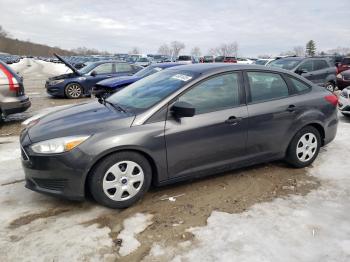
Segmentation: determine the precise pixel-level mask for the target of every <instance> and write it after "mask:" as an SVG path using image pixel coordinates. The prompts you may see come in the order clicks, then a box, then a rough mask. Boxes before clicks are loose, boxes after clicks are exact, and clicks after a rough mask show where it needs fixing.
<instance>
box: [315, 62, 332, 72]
mask: <svg viewBox="0 0 350 262" xmlns="http://www.w3.org/2000/svg"><path fill="white" fill-rule="evenodd" d="M327 67H329V66H328V63H327V62H326V61H324V60H314V70H315V71H316V70H321V69H325V68H327Z"/></svg>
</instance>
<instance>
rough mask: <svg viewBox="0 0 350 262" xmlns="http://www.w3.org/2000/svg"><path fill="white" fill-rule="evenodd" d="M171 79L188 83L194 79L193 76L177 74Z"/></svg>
mask: <svg viewBox="0 0 350 262" xmlns="http://www.w3.org/2000/svg"><path fill="white" fill-rule="evenodd" d="M171 78H174V79H177V80H181V81H184V82H187V81H188V80H190V79H191V78H192V76H187V75H182V74H176V75H174V76H172V77H171Z"/></svg>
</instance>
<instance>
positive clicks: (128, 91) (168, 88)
mask: <svg viewBox="0 0 350 262" xmlns="http://www.w3.org/2000/svg"><path fill="white" fill-rule="evenodd" d="M197 76H198V74H195V73H193V72H189V71H184V70H179V69H178V70H176V69H175V70H164V71H161V72H158V73H156V74H153V75H150V76H148V77H146V78H143V79H141V80H139V81H137V82H135V83H133V84H131V85H129V86H128V87H126V88H124V89H122V90H121V91H119V92H117V93H115V94H114V95H112V96H110V97H109V98H108V99H107V100H108V102H111V103H114V104H118V105H120V106H121V107H123V108H125V109H127V110H131V111H132V112H134V113H139V112H142V111H145V110H147V109H148V108H150V107H152V106H153V105H155V104H157V103H159V102H160V101H161V100H163V99H164V98H166V97H167V96H169V95H170V94H172V93H173V92H175V91H176V90H178V89H180V88H181V87H183V86H184V85H185V84H187V83H189V82H191V81H193V79H195V78H196V77H197Z"/></svg>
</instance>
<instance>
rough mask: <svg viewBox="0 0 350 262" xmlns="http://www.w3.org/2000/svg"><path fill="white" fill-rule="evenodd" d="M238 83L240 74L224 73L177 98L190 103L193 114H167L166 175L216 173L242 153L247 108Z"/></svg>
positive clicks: (244, 142)
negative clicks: (188, 115)
mask: <svg viewBox="0 0 350 262" xmlns="http://www.w3.org/2000/svg"><path fill="white" fill-rule="evenodd" d="M241 83H242V82H241V73H237V72H234V73H225V74H221V75H216V76H213V77H210V78H208V79H205V80H203V81H202V82H201V83H199V84H197V85H195V86H194V87H192V88H191V89H190V90H188V91H187V92H185V93H183V94H182V95H180V96H179V97H178V101H184V102H187V103H190V104H192V105H193V106H194V107H195V108H196V114H195V116H193V117H186V118H181V119H175V118H174V117H173V116H172V115H170V114H169V115H168V118H167V121H166V127H165V141H166V146H167V159H168V174H169V177H170V178H174V177H183V176H193V175H201V174H202V172H207V171H209V170H211V171H212V172H219V171H221V170H224V169H226V168H230V166H232V165H235V164H237V163H238V162H239V161H240V160H241V159H243V158H244V157H245V156H246V151H245V148H246V139H247V107H246V105H245V104H244V102H243V100H242V96H243V93H242V84H241ZM170 107H171V105H170V106H169V108H170Z"/></svg>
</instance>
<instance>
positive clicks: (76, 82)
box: [63, 80, 85, 98]
mask: <svg viewBox="0 0 350 262" xmlns="http://www.w3.org/2000/svg"><path fill="white" fill-rule="evenodd" d="M71 84H78V85H80V87H81V89H82V90H83V93H82V95H84V94H85V88H84V86H83V85H82V84H81V83H79V82H78V81H76V80H75V81H72V82H69V83H67V84H66V85H65V86H64V88H63V92H64V96H65V97H66V98H67V93H66V88H67V87H68V86H69V85H71Z"/></svg>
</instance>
